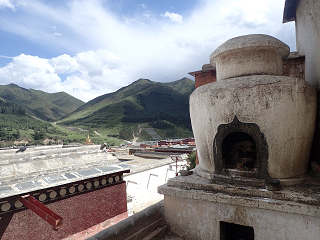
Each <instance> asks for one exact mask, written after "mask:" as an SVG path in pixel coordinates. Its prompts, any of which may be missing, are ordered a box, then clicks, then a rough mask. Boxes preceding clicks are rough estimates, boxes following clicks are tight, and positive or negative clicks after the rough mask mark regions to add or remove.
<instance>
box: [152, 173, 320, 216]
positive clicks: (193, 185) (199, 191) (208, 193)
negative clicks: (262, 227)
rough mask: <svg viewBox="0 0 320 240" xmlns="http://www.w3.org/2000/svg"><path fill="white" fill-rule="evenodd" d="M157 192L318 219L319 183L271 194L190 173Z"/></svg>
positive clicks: (259, 189) (319, 208) (169, 182)
mask: <svg viewBox="0 0 320 240" xmlns="http://www.w3.org/2000/svg"><path fill="white" fill-rule="evenodd" d="M311 180H312V179H311ZM311 180H310V181H311ZM315 188H316V189H318V190H315ZM191 189H192V191H190V190H191ZM158 192H159V193H160V194H163V195H165V196H172V197H180V198H189V199H195V200H204V201H209V202H217V203H224V204H231V205H237V206H243V207H253V208H258V209H266V210H275V211H279V212H287V213H295V214H302V215H306V216H312V217H320V206H319V205H320V204H319V184H318V185H316V184H315V185H313V187H312V186H311V185H309V186H308V185H303V186H301V187H291V188H287V189H283V190H281V191H274V192H273V191H268V190H266V189H261V188H254V187H237V186H232V185H228V184H214V183H210V182H209V180H207V179H205V178H201V177H199V176H197V175H195V174H193V175H190V176H186V177H181V176H179V177H176V178H173V179H170V180H169V181H168V183H167V184H165V185H162V186H160V187H159V188H158Z"/></svg>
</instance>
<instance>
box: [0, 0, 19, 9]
mask: <svg viewBox="0 0 320 240" xmlns="http://www.w3.org/2000/svg"><path fill="white" fill-rule="evenodd" d="M5 7H8V8H11V9H12V10H13V11H14V10H15V9H16V8H15V6H14V4H13V1H12V0H0V8H5Z"/></svg>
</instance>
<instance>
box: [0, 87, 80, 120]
mask: <svg viewBox="0 0 320 240" xmlns="http://www.w3.org/2000/svg"><path fill="white" fill-rule="evenodd" d="M0 97H1V98H2V99H4V100H5V101H6V102H7V103H14V104H17V105H19V106H21V107H22V108H23V109H24V111H25V112H26V113H27V114H29V115H31V116H35V117H37V118H40V119H42V120H46V121H54V120H56V119H58V118H61V117H63V116H65V115H67V114H68V113H70V112H72V111H74V110H76V109H77V108H79V107H80V106H81V105H83V104H84V102H83V101H81V100H79V99H77V98H75V97H73V96H71V95H69V94H67V93H65V92H58V93H46V92H43V91H39V90H33V89H25V88H22V87H19V86H18V85H16V84H9V85H0Z"/></svg>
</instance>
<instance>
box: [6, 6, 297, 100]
mask: <svg viewBox="0 0 320 240" xmlns="http://www.w3.org/2000/svg"><path fill="white" fill-rule="evenodd" d="M283 6H284V0H259V1H257V0H145V1H142V0H61V1H60V0H55V1H52V0H0V85H6V84H10V83H15V84H18V85H19V86H21V87H24V88H27V89H29V88H33V89H37V90H42V91H46V92H59V91H65V92H67V93H69V94H71V95H73V96H75V97H77V98H79V99H82V100H84V101H88V100H91V99H93V98H95V97H97V96H99V95H102V94H105V93H109V92H113V91H116V90H117V89H119V88H120V87H123V86H126V85H128V84H130V83H132V82H133V81H135V80H137V79H139V78H147V79H150V80H153V81H158V82H171V81H175V80H178V79H181V78H183V77H189V78H192V77H191V76H190V75H188V74H187V73H188V72H191V71H196V70H200V69H201V67H202V65H203V64H206V63H208V62H209V55H210V54H211V53H212V52H213V51H214V50H215V49H216V48H217V47H218V46H219V45H220V44H222V43H223V42H224V41H226V40H228V39H230V38H232V37H236V36H239V35H246V34H255V33H261V34H268V35H272V36H274V37H277V38H279V39H280V40H282V41H284V42H285V43H286V44H288V45H289V46H290V48H291V51H295V32H294V24H293V23H287V24H282V14H283Z"/></svg>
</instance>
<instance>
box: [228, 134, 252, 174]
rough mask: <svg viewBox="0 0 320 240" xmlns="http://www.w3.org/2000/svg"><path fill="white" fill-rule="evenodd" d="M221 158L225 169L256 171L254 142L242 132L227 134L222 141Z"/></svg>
mask: <svg viewBox="0 0 320 240" xmlns="http://www.w3.org/2000/svg"><path fill="white" fill-rule="evenodd" d="M222 159H223V161H224V164H225V168H227V169H237V170H242V171H254V172H256V171H257V154H256V144H255V142H254V140H253V139H252V137H251V136H250V135H248V134H246V133H243V132H233V133H230V134H228V135H227V136H226V137H225V138H224V140H223V142H222Z"/></svg>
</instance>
